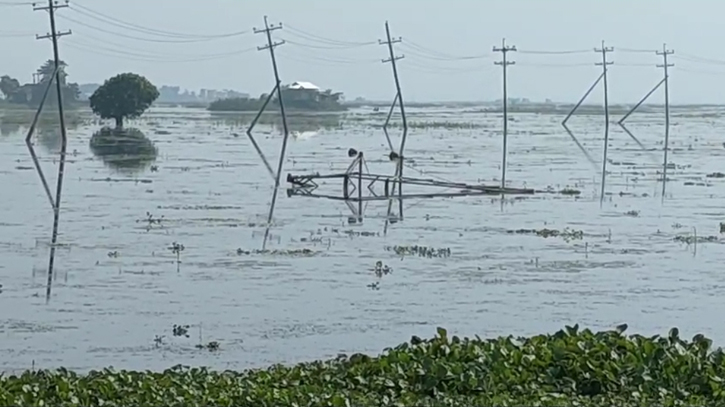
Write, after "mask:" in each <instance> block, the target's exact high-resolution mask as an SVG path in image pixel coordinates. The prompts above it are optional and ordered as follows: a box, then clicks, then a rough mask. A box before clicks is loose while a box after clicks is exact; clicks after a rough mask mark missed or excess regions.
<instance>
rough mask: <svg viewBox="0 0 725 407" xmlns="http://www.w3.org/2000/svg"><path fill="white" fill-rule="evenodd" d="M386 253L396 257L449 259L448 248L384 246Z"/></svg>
mask: <svg viewBox="0 0 725 407" xmlns="http://www.w3.org/2000/svg"><path fill="white" fill-rule="evenodd" d="M385 250H386V251H389V252H395V254H397V255H398V256H420V257H427V258H433V257H450V256H451V249H450V247H447V248H442V249H436V248H434V247H425V246H418V245H416V246H386V247H385Z"/></svg>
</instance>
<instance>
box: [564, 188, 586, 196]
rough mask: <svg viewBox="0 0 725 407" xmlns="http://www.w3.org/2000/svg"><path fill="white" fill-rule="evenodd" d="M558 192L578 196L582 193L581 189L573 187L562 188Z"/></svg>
mask: <svg viewBox="0 0 725 407" xmlns="http://www.w3.org/2000/svg"><path fill="white" fill-rule="evenodd" d="M559 193H560V194H562V195H570V196H579V195H581V194H582V191H580V190H578V189H573V188H564V189H562V190H561V191H559Z"/></svg>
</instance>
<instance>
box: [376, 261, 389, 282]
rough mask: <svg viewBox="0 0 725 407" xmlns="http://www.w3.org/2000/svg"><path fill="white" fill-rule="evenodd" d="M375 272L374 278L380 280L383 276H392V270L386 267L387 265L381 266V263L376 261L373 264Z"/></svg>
mask: <svg viewBox="0 0 725 407" xmlns="http://www.w3.org/2000/svg"><path fill="white" fill-rule="evenodd" d="M373 271H375V276H376V277H377V278H382V277H383V276H384V275H386V276H387V275H388V274H393V268H392V267H388V265H387V264H383V262H382V261H380V260H378V261H377V262H376V263H375V268H374V269H373Z"/></svg>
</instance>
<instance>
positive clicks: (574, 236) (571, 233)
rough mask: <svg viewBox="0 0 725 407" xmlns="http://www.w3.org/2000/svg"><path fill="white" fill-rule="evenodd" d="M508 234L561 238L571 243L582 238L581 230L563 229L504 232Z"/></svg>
mask: <svg viewBox="0 0 725 407" xmlns="http://www.w3.org/2000/svg"><path fill="white" fill-rule="evenodd" d="M506 232H507V233H509V234H516V235H536V236H541V237H543V238H550V237H561V238H562V239H564V240H565V241H567V242H568V241H571V240H581V239H583V238H584V232H583V231H581V230H573V229H569V228H565V229H564V230H556V229H546V228H544V229H518V230H508V231H506Z"/></svg>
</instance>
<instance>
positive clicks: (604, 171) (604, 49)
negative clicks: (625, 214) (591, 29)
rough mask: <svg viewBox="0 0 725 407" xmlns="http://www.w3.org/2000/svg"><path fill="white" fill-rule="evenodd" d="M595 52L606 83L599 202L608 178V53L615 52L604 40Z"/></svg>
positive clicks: (601, 199)
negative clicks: (600, 57)
mask: <svg viewBox="0 0 725 407" xmlns="http://www.w3.org/2000/svg"><path fill="white" fill-rule="evenodd" d="M594 52H599V53H601V54H602V62H597V63H596V64H595V65H597V66H601V67H602V79H603V83H604V159H603V160H602V192H601V196H600V197H599V204H600V205H601V204H602V203H603V202H604V188H605V183H606V180H607V149H608V147H609V85H608V83H607V66H608V65H612V64H614V62H612V61H607V53H609V52H614V48H613V47H605V46H604V41H602V48H594Z"/></svg>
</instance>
